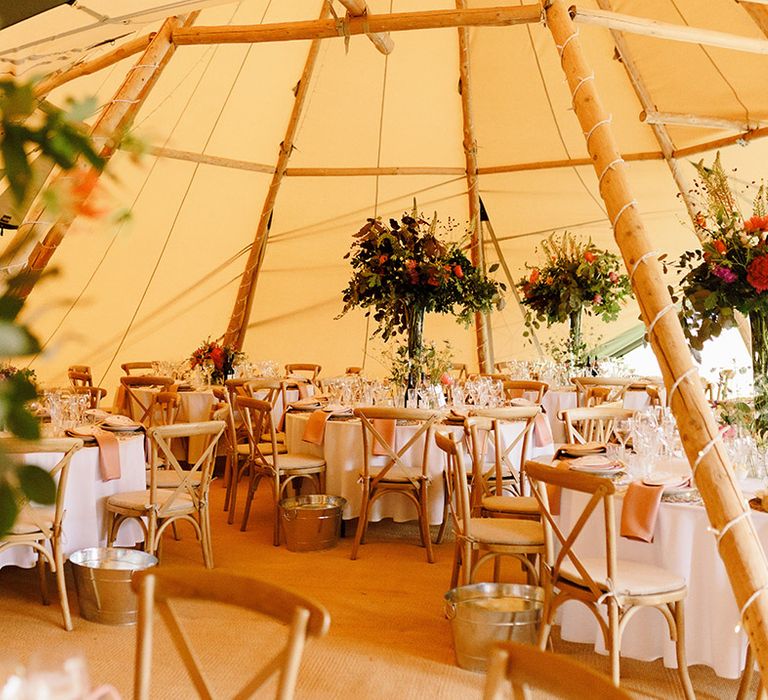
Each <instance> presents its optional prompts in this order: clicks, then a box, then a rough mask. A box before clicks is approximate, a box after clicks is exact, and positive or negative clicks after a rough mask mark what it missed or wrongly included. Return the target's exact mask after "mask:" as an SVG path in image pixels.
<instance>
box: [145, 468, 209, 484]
mask: <svg viewBox="0 0 768 700" xmlns="http://www.w3.org/2000/svg"><path fill="white" fill-rule="evenodd" d="M149 478H150V477H149V471H147V484H149ZM201 481H202V477H201V475H200V474H191V475H190V477H189V483H190V484H192V485H193V486H200V482H201ZM155 483H156V484H157V488H159V489H175V488H176V487H177V486H178V485H179V484H181V477H180V476H179V475H178V474H177V473H176V472H175V471H174V470H173V469H158V471H157V479H156V480H155Z"/></svg>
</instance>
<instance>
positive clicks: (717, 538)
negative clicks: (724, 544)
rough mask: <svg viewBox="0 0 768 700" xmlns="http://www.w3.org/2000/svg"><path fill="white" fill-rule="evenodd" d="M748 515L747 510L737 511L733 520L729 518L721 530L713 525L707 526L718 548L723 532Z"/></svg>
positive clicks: (723, 535)
mask: <svg viewBox="0 0 768 700" xmlns="http://www.w3.org/2000/svg"><path fill="white" fill-rule="evenodd" d="M746 507H749V505H748V504H746ZM748 517H749V511H748V510H744V511H742V512H741V513H739V515H737V516H736V517H735V518H734V519H733V520H730V521H729V522H727V523H726V524H725V525H724V526H723V529H722V530H718V529H717V528H714V527H708V528H707V530H709V531H710V532H712V533H714V535H715V541H716V542H717V546H718V549H719V548H720V543H721V541H722V539H723V537H725V534H726V533H727V532H728V530H730V529H731V528H732V527H733V526H734V525H736V524H737V523H738V522H739V521H740V520H744V518H748Z"/></svg>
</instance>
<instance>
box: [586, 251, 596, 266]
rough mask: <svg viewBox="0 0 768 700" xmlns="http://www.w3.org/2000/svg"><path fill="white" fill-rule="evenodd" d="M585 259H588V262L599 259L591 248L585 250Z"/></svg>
mask: <svg viewBox="0 0 768 700" xmlns="http://www.w3.org/2000/svg"><path fill="white" fill-rule="evenodd" d="M584 260H586V261H587V262H588V263H593V262H595V260H597V255H595V254H594V253H593V252H592V251H591V250H585V251H584Z"/></svg>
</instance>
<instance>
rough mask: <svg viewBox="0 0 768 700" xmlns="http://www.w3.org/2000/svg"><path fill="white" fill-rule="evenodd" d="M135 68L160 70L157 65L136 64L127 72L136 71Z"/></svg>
mask: <svg viewBox="0 0 768 700" xmlns="http://www.w3.org/2000/svg"><path fill="white" fill-rule="evenodd" d="M137 68H160V64H159V63H137V64H136V65H135V66H131V67H130V68H129V69H128V71H129V72H130V71H132V70H136V69H137Z"/></svg>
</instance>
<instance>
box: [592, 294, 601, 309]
mask: <svg viewBox="0 0 768 700" xmlns="http://www.w3.org/2000/svg"><path fill="white" fill-rule="evenodd" d="M592 303H593V304H594V305H595V306H600V304H602V303H603V295H602V294H595V296H594V297H593V298H592Z"/></svg>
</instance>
